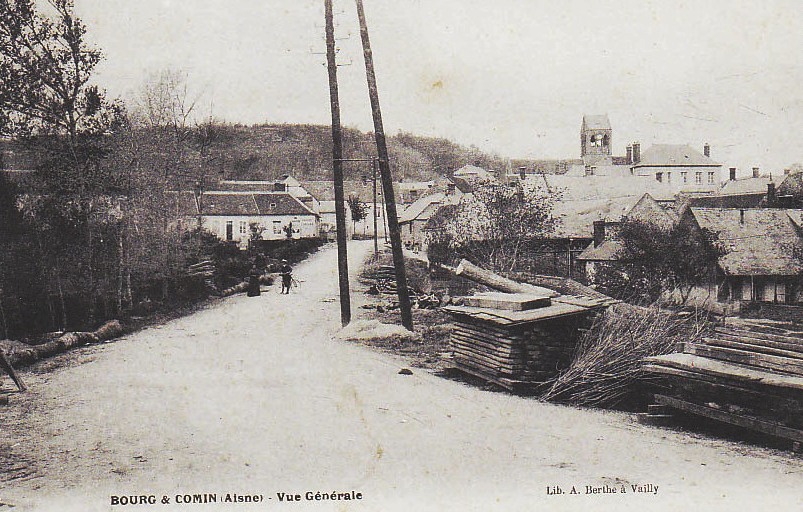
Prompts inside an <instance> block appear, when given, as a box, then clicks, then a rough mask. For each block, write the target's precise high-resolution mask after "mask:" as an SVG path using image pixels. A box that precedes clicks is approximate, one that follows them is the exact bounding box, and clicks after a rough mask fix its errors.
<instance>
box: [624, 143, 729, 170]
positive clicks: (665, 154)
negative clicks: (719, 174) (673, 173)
mask: <svg viewBox="0 0 803 512" xmlns="http://www.w3.org/2000/svg"><path fill="white" fill-rule="evenodd" d="M721 165H722V164H718V163H716V162H715V161H713V160H711V159H710V158H709V157H707V156H705V155H704V154H702V153H700V152H699V151H697V150H696V149H694V148H692V147H691V146H689V145H687V144H653V145H652V146H650V147H649V148H647V149H646V150H645V151H644V152H643V153H642V154H641V160H639V162H638V163H637V164H634V165H633V167H671V166H678V167H691V166H721Z"/></svg>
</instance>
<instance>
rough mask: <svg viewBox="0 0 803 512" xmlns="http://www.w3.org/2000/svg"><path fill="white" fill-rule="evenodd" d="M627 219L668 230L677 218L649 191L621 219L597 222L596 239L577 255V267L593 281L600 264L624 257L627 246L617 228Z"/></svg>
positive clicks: (594, 234) (594, 232)
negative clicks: (623, 253)
mask: <svg viewBox="0 0 803 512" xmlns="http://www.w3.org/2000/svg"><path fill="white" fill-rule="evenodd" d="M626 220H634V221H639V222H644V223H648V224H652V225H657V226H659V227H661V228H662V229H666V230H669V229H671V228H672V226H674V225H675V223H676V222H677V220H678V218H677V215H676V214H675V212H674V211H673V210H672V209H671V208H669V207H667V205H665V204H661V203H660V202H658V201H656V200H655V199H654V198H653V197H652V196H651V195H650V194H648V193H647V194H644V195H643V196H641V198H640V199H639V200H638V201H637V202H636V204H634V205H633V206H632V207H631V208H630V209H629V210H628V211H627V212H626V213H625V214H624V215H623V216H622V217H621V219H618V220H616V221H609V220H596V221H594V223H593V241H592V242H591V243H590V244H589V245H588V246H587V247H586V248H585V250H583V252H582V253H580V254H579V255H577V257H576V260H577V266H578V268H579V269H580V270H581V271H582V273H584V274H585V276H586V279H588V280H589V281H590V282H594V278H595V276H596V274H597V271H598V267H599V265H605V264H612V263H614V262H616V261H618V260H619V258H620V257H621V255H622V250H623V248H624V246H623V244H622V242H621V240H620V239H619V238H618V228H619V226H620V225H621V223H622V222H625V221H626Z"/></svg>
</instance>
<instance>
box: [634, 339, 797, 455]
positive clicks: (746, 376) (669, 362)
mask: <svg viewBox="0 0 803 512" xmlns="http://www.w3.org/2000/svg"><path fill="white" fill-rule="evenodd" d="M644 369H645V370H646V372H647V373H648V374H649V375H651V376H653V377H656V378H657V381H658V385H659V386H660V387H659V388H658V392H657V393H656V394H655V402H656V404H659V405H663V406H665V407H668V408H671V409H676V410H679V411H683V412H685V413H690V414H694V415H698V416H704V417H707V418H711V419H714V420H717V421H720V422H725V423H730V424H733V425H737V426H739V427H743V428H746V429H749V430H753V431H756V432H761V433H764V434H769V435H771V436H774V437H779V438H783V439H788V440H790V441H792V442H794V443H798V444H799V443H803V332H800V331H795V330H790V329H784V328H779V327H777V326H768V325H761V324H749V323H745V324H742V325H739V326H721V327H717V328H716V329H715V331H714V333H713V334H712V335H711V336H709V337H707V338H704V339H703V342H702V343H687V344H684V346H683V347H682V351H681V352H680V353H675V354H669V355H665V356H658V357H651V358H648V359H647V360H646V364H645V366H644Z"/></svg>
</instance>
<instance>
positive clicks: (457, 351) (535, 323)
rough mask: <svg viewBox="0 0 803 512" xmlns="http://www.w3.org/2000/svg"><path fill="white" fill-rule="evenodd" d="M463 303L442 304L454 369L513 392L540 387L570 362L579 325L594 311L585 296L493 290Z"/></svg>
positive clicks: (593, 306)
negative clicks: (449, 319) (446, 314)
mask: <svg viewBox="0 0 803 512" xmlns="http://www.w3.org/2000/svg"><path fill="white" fill-rule="evenodd" d="M463 304H464V305H463V306H447V307H445V308H443V309H444V310H445V311H447V312H449V313H450V314H451V315H452V318H453V323H454V327H453V330H452V335H451V348H452V353H453V361H454V364H455V368H456V369H457V370H459V371H462V372H464V373H468V374H472V375H475V376H477V377H480V378H482V379H483V380H486V381H488V382H492V383H495V384H497V385H499V386H501V387H504V388H506V389H508V390H510V391H513V392H516V393H530V392H534V391H537V390H539V389H540V388H541V386H542V385H543V383H544V382H545V381H547V380H548V379H550V378H551V377H554V376H555V375H556V374H557V372H558V371H559V370H560V369H563V368H565V367H567V366H568V365H569V363H570V362H571V359H572V356H573V353H574V350H575V347H576V344H577V339H578V335H579V329H580V328H581V327H583V326H587V325H589V324H590V321H591V317H592V316H593V315H594V314H595V313H596V311H597V310H598V309H599V305H598V304H597V303H596V302H594V301H588V299H587V298H577V297H565V296H562V297H560V298H552V299H550V297H548V296H534V295H532V294H516V293H493V292H492V293H486V294H478V295H476V296H474V297H466V298H464V299H463Z"/></svg>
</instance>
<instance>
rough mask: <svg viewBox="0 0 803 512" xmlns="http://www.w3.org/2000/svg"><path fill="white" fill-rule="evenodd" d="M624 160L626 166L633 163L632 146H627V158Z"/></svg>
mask: <svg viewBox="0 0 803 512" xmlns="http://www.w3.org/2000/svg"><path fill="white" fill-rule="evenodd" d="M625 158H626V159H627V163H628V164H632V163H633V146H631V145H629V144H628V146H627V156H626V157H625Z"/></svg>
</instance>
